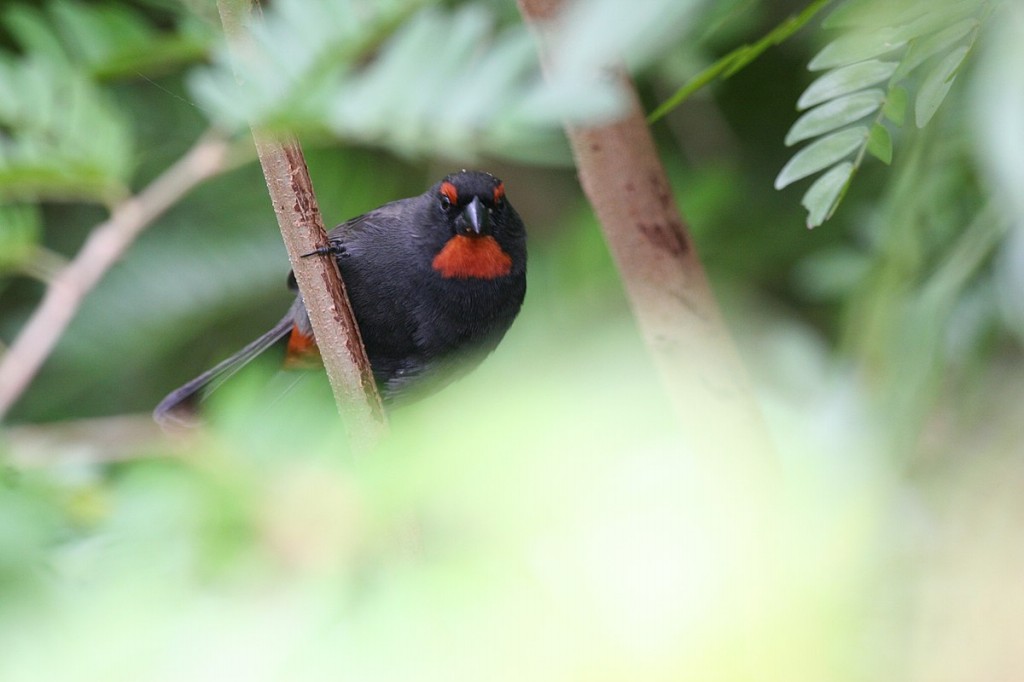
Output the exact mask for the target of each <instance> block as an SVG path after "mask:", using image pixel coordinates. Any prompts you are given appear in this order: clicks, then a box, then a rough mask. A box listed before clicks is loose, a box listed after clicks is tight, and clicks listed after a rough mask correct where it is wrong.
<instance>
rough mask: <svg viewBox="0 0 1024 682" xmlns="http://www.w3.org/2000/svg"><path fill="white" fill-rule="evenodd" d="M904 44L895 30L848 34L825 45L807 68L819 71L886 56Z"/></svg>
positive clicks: (887, 29)
mask: <svg viewBox="0 0 1024 682" xmlns="http://www.w3.org/2000/svg"><path fill="white" fill-rule="evenodd" d="M904 44H906V39H905V38H900V37H899V36H898V35H897V32H896V29H895V28H883V29H879V30H876V31H866V32H863V33H850V34H847V35H844V36H842V37H840V38H837V39H836V40H833V41H832V42H831V43H829V44H828V45H826V46H825V47H824V48H823V49H822V50H821V51H820V52H819V53H818V54H816V55H815V56H814V58H813V59H811V62H810V63H809V64H808V65H807V68H808V69H810V70H811V71H821V70H822V69H831V68H834V67H837V66H846V65H847V64H855V63H857V62H861V61H864V60H865V59H871V58H872V57H880V56H882V55H884V54H888V53H889V52H892V51H893V50H895V49H897V48H899V47H902V46H903V45H904Z"/></svg>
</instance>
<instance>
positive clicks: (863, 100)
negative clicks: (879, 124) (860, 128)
mask: <svg viewBox="0 0 1024 682" xmlns="http://www.w3.org/2000/svg"><path fill="white" fill-rule="evenodd" d="M884 99H885V93H884V92H882V91H881V90H866V91H864V92H858V93H855V94H852V95H847V96H845V97H840V98H838V99H834V100H832V101H831V102H826V103H825V104H822V105H821V106H819V107H815V108H814V109H811V110H810V111H808V112H807V113H806V114H804V115H803V116H801V117H800V118H799V119H797V122H796V123H794V124H793V127H792V128H790V129H789V133H788V134H787V135H786V145H787V146H788V145H792V144H795V143H797V142H800V141H802V140H807V139H810V138H812V137H817V136H818V135H823V134H825V133H828V132H831V131H833V130H837V129H839V128H842V127H843V126H845V125H849V124H851V123H853V122H854V121H857V120H859V119H861V118H864V117H865V116H867V115H868V114H870V113H872V112H873V111H876V110H877V109H878V108H879V107H880V106H882V101H883V100H884Z"/></svg>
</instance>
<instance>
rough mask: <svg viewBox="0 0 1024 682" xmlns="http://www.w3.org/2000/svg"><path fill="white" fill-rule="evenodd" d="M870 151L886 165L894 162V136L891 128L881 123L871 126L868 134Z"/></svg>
mask: <svg viewBox="0 0 1024 682" xmlns="http://www.w3.org/2000/svg"><path fill="white" fill-rule="evenodd" d="M868 152H870V154H871V155H872V156H874V157H875V158H876V159H878V160H879V161H881V162H882V163H884V164H885V165H889V164H890V163H892V136H891V135H890V134H889V129H888V128H886V127H885V126H884V125H882V124H881V123H876V124H875V125H873V126H871V132H870V133H869V134H868Z"/></svg>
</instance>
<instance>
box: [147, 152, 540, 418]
mask: <svg viewBox="0 0 1024 682" xmlns="http://www.w3.org/2000/svg"><path fill="white" fill-rule="evenodd" d="M328 237H329V244H330V246H329V247H328V249H327V250H328V251H329V252H330V253H331V254H333V255H334V258H335V260H336V261H337V263H338V268H339V270H340V271H341V276H342V278H343V279H344V281H345V287H346V289H347V291H348V296H349V299H350V301H351V303H352V308H353V312H354V313H355V317H356V322H357V323H358V324H359V331H360V334H361V336H362V338H363V343H364V345H365V346H366V354H367V356H368V357H369V360H370V365H371V367H372V369H373V374H374V378H375V379H376V381H377V386H378V388H379V390H380V392H381V396H382V397H383V399H384V400H385V402H394V401H395V400H396V399H399V398H402V397H407V396H410V395H415V394H418V391H415V390H414V389H415V388H416V387H417V386H421V387H422V386H428V387H430V388H436V387H439V386H441V385H443V384H445V383H447V382H449V381H451V380H452V379H453V378H455V377H456V376H457V375H458V374H460V373H461V372H464V371H467V370H468V369H471V368H472V367H474V366H475V365H476V364H478V363H479V362H480V360H482V359H483V357H484V356H485V355H487V354H488V353H490V352H491V351H492V350H494V348H495V347H496V346H497V345H498V342H499V341H501V338H502V337H503V336H504V335H505V332H506V331H507V330H508V328H509V326H511V324H512V321H513V320H514V319H515V317H516V315H517V314H518V312H519V308H520V306H521V305H522V302H523V297H524V295H525V294H526V230H525V227H524V226H523V221H522V220H521V219H520V217H519V215H518V214H517V213H516V211H515V209H514V208H512V205H511V204H510V203H509V201H508V198H507V197H506V196H505V185H504V183H502V181H501V180H499V179H498V178H496V177H494V176H493V175H491V174H489V173H484V172H480V171H462V172H459V173H453V174H451V175H449V176H447V177H446V178H444V179H443V180H441V181H440V182H438V183H437V184H435V185H434V186H433V187H431V188H430V189H428V190H427V191H426V192H424V193H423V194H421V195H419V196H415V197H409V198H408V199H400V200H398V201H393V202H391V203H388V204H384V205H383V206H381V207H380V208H376V209H374V210H372V211H370V212H368V213H364V214H363V215H361V216H358V217H356V218H353V219H352V220H349V221H347V222H344V223H342V224H341V225H339V226H337V227H336V228H334V229H333V230H331V231H330V232H329V233H328ZM310 255H312V254H310ZM288 280H289V286H290V287H291V288H292V289H297V287H296V285H295V278H294V275H291V274H290V275H289V278H288ZM275 347H278V348H279V347H283V348H284V351H285V354H284V357H285V359H284V367H285V368H286V369H294V368H307V367H310V366H316V365H319V351H318V349H317V347H316V341H315V340H314V339H313V334H312V329H311V327H310V324H309V317H308V315H307V313H306V307H305V305H304V304H303V302H302V296H301V294H300V295H298V296H297V297H296V299H295V303H293V304H292V306H291V308H290V309H289V310H288V313H287V314H286V315H285V316H284V317H283V318H282V319H281V321H280V322H278V323H277V324H276V325H274V327H273V328H272V329H270V331H268V332H266V333H265V334H263V335H262V336H260V337H259V338H258V339H256V340H255V341H253V342H252V343H250V344H249V345H247V346H246V347H245V348H243V349H242V350H240V351H238V352H237V353H236V354H234V355H232V356H231V357H229V358H227V359H226V360H224V361H222V362H221V363H220V364H218V365H217V366H215V367H213V368H212V369H210V370H208V371H206V372H204V373H203V374H200V375H199V376H198V377H196V378H195V379H192V380H191V381H189V382H188V383H186V384H185V385H183V386H181V387H180V388H178V389H175V390H174V391H172V392H171V393H170V394H168V395H167V397H166V398H164V399H163V400H162V401H160V404H159V405H157V407H156V409H155V410H154V412H153V414H154V417H155V418H156V419H157V421H159V422H161V423H168V422H182V421H187V417H189V416H191V414H192V413H193V412H194V411H195V410H196V408H197V405H198V402H199V401H200V400H201V399H202V398H203V397H204V396H205V395H206V394H207V393H208V392H209V391H210V390H212V389H213V388H215V387H217V386H219V385H220V383H221V382H223V381H224V380H226V379H227V378H228V377H230V376H231V375H232V374H234V373H235V372H236V371H238V370H239V369H241V368H242V366H244V365H245V364H247V363H248V362H249V361H251V360H252V359H253V358H255V357H256V356H257V355H259V354H261V353H263V352H264V351H266V350H268V349H270V348H275Z"/></svg>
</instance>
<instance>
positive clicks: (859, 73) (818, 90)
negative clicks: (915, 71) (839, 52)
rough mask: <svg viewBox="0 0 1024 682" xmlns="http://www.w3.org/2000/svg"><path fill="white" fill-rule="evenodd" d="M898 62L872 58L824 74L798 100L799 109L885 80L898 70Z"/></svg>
mask: <svg viewBox="0 0 1024 682" xmlns="http://www.w3.org/2000/svg"><path fill="white" fill-rule="evenodd" d="M896 67H897V63H896V62H882V61H878V60H877V59H871V60H869V61H866V62H861V63H859V64H853V65H852V66H844V67H843V68H840V69H834V70H832V71H829V72H828V73H826V74H824V75H823V76H821V77H820V78H818V79H817V80H816V81H814V82H813V83H811V84H810V85H809V86H808V87H807V89H806V90H804V94H802V95H801V96H800V99H799V100H798V101H797V103H796V106H797V109H799V110H803V109H806V108H807V107H811V106H814V105H815V104H820V103H822V102H827V101H828V100H830V99H835V98H836V97H841V96H843V95H848V94H850V93H851V92H856V91H858V90H863V89H864V88H867V87H870V86H872V85H875V84H876V83H878V82H880V81H884V80H885V79H886V78H888V77H889V76H891V75H892V74H893V72H894V71H895V70H896Z"/></svg>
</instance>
